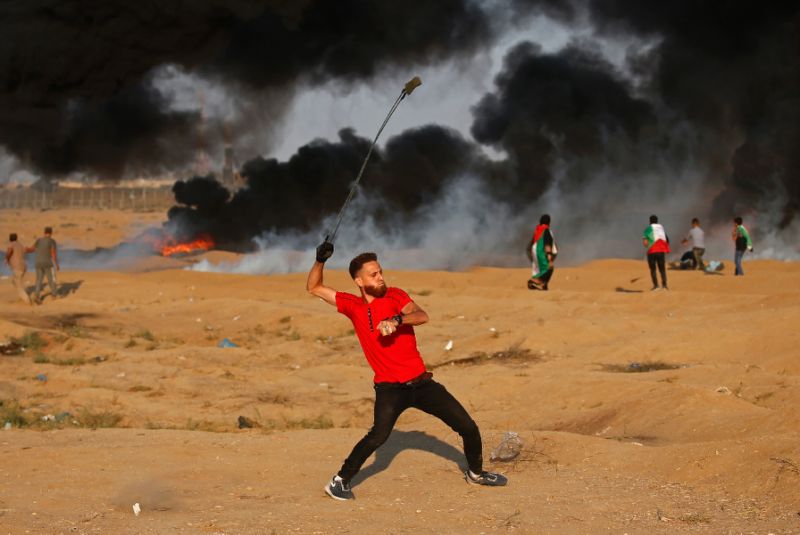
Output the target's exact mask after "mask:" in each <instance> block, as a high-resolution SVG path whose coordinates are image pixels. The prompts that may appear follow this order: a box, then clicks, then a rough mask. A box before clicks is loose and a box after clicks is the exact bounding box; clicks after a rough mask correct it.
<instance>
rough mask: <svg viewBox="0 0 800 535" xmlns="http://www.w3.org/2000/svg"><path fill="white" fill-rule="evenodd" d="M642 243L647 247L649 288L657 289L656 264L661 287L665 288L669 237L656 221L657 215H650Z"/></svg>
mask: <svg viewBox="0 0 800 535" xmlns="http://www.w3.org/2000/svg"><path fill="white" fill-rule="evenodd" d="M642 244H643V245H644V246H645V247H647V265H648V266H649V267H650V278H651V279H653V287H652V288H651V290H658V279H656V266H658V271H659V272H660V273H661V287H662V288H664V289H665V290H669V288H667V267H666V266H667V260H666V254H667V253H668V252H670V251H669V237H668V236H667V233H666V232H665V231H664V227H662V226H661V225H660V224H659V223H658V217H656V216H654V215H651V216H650V225H649V226H648V227H647V228H646V229H644V237H643V238H642Z"/></svg>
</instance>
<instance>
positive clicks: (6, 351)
mask: <svg viewBox="0 0 800 535" xmlns="http://www.w3.org/2000/svg"><path fill="white" fill-rule="evenodd" d="M24 352H25V346H23V345H22V344H20V343H19V342H14V341H11V342H8V343H5V344H0V355H5V356H14V355H21V354H23V353H24Z"/></svg>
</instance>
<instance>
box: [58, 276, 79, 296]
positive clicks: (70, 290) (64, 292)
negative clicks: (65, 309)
mask: <svg viewBox="0 0 800 535" xmlns="http://www.w3.org/2000/svg"><path fill="white" fill-rule="evenodd" d="M81 284H83V279H81V280H77V281H75V282H62V283H60V284H59V285H58V288H57V289H56V295H58V296H59V297H66V296H68V295H70V294H74V293H75V292H77V291H78V288H80V287H81Z"/></svg>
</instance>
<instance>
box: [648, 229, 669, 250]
mask: <svg viewBox="0 0 800 535" xmlns="http://www.w3.org/2000/svg"><path fill="white" fill-rule="evenodd" d="M644 239H646V240H647V252H648V253H668V252H670V249H669V238H667V233H666V231H665V230H664V227H663V226H661V224H659V223H653V224H651V225H650V226H649V227H647V228H646V229H644Z"/></svg>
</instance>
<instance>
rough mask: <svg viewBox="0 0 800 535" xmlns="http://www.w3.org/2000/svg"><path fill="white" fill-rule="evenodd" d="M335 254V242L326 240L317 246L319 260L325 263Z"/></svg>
mask: <svg viewBox="0 0 800 535" xmlns="http://www.w3.org/2000/svg"><path fill="white" fill-rule="evenodd" d="M332 255H333V244H332V243H331V242H329V241H324V242H322V243H320V244H319V245H318V246H317V262H320V263H322V264H324V263H325V261H326V260H327V259H329V258H330V257H331V256H332Z"/></svg>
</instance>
